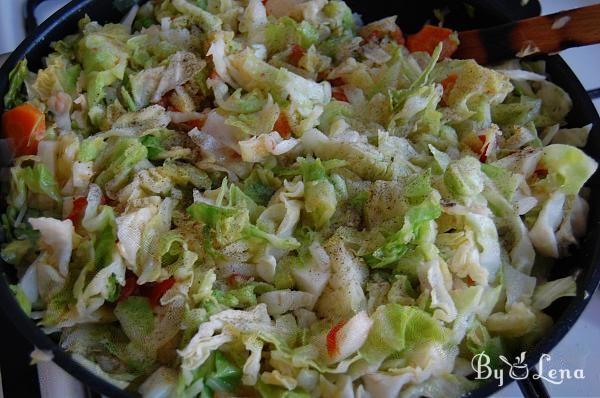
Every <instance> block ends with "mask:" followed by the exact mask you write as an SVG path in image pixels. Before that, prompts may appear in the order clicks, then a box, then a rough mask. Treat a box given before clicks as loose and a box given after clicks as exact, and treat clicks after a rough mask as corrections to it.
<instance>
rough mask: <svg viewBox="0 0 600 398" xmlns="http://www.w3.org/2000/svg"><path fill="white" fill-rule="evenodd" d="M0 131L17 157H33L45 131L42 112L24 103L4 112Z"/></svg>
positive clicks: (44, 120)
mask: <svg viewBox="0 0 600 398" xmlns="http://www.w3.org/2000/svg"><path fill="white" fill-rule="evenodd" d="M2 130H3V131H4V135H5V137H7V138H8V139H10V140H11V141H12V145H13V149H14V151H15V153H16V154H17V155H18V156H23V155H35V154H37V146H38V142H39V141H40V140H41V139H42V138H43V134H44V132H45V131H46V119H45V118H44V114H43V113H42V111H40V110H39V109H37V108H36V107H35V106H33V105H31V104H27V103H25V104H22V105H19V106H17V107H15V108H13V109H11V110H9V111H6V112H4V114H3V115H2Z"/></svg>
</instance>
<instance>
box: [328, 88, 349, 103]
mask: <svg viewBox="0 0 600 398" xmlns="http://www.w3.org/2000/svg"><path fill="white" fill-rule="evenodd" d="M331 96H332V97H333V98H335V99H336V100H338V101H344V102H348V97H346V94H344V90H342V89H341V88H338V87H336V88H334V89H333V90H332V91H331Z"/></svg>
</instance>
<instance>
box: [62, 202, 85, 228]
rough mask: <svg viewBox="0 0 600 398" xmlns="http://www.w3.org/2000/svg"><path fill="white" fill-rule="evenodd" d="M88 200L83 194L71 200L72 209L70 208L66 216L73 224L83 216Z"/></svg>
mask: <svg viewBox="0 0 600 398" xmlns="http://www.w3.org/2000/svg"><path fill="white" fill-rule="evenodd" d="M87 204H88V201H87V198H86V197H85V196H81V197H79V198H77V199H75V200H74V201H73V210H71V214H69V215H68V216H67V218H68V219H69V220H71V222H73V224H74V225H75V224H78V223H79V221H80V220H81V219H82V218H83V214H84V213H85V208H86V207H87Z"/></svg>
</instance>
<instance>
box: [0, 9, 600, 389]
mask: <svg viewBox="0 0 600 398" xmlns="http://www.w3.org/2000/svg"><path fill="white" fill-rule="evenodd" d="M113 3H115V2H113V1H109V0H80V1H73V2H71V3H70V4H68V5H67V6H65V7H64V8H63V9H61V10H60V11H59V12H58V13H56V14H55V15H53V16H52V17H50V18H49V19H48V20H47V21H46V22H44V23H43V24H42V25H41V26H39V27H38V28H36V29H35V30H34V31H33V33H32V34H31V35H30V36H29V37H28V38H27V39H26V40H25V41H23V43H22V44H21V45H20V46H19V47H18V48H17V49H16V50H15V51H14V52H13V53H12V55H11V57H10V58H9V59H8V60H7V61H6V63H5V64H4V65H3V66H2V68H0V98H2V97H3V96H4V94H5V93H6V90H7V88H8V73H9V72H10V70H12V68H13V67H14V66H15V65H16V63H17V62H18V61H19V60H20V59H22V58H23V57H26V58H27V60H28V62H29V68H30V69H32V70H36V69H37V68H40V67H42V58H43V57H44V56H46V55H47V54H48V53H49V52H50V47H49V45H50V43H51V42H53V41H56V40H59V39H62V38H63V37H64V36H65V35H67V34H70V33H74V32H76V30H77V21H78V20H79V19H80V18H82V17H83V16H84V15H85V14H87V15H89V16H90V17H91V19H92V20H97V21H100V22H102V23H105V22H118V21H120V19H121V18H122V17H123V16H124V14H125V12H126V10H125V9H123V8H124V7H122V5H123V4H124V3H125V4H126V3H133V1H130V0H117V1H116V3H117V4H116V5H114V4H113ZM348 3H349V5H350V6H351V7H352V8H353V10H355V11H356V12H359V13H360V14H362V15H363V19H364V20H365V21H372V20H376V19H378V18H382V17H385V16H388V15H393V14H398V16H399V18H398V24H399V25H400V26H401V27H402V29H403V30H404V31H405V32H409V33H410V32H413V31H416V30H418V29H419V27H420V26H421V25H422V24H423V22H424V21H426V20H427V19H428V18H431V15H432V13H431V11H432V10H433V9H434V8H440V9H444V8H448V9H449V10H450V11H451V12H450V14H449V17H448V18H447V20H446V23H447V25H448V26H450V27H452V28H455V29H458V30H461V29H470V28H476V27H482V26H490V25H493V24H499V23H502V22H507V21H508V20H510V19H517V18H524V17H527V16H533V15H536V14H539V12H540V7H539V4H538V3H537V2H536V1H530V2H529V4H528V5H527V6H526V7H521V6H520V0H510V1H509V0H496V1H485V0H470V1H468V3H470V4H471V5H472V6H474V8H475V18H470V17H468V16H467V12H466V11H465V6H464V3H465V2H462V1H460V2H458V1H452V0H448V1H441V0H432V1H428V0H420V1H419V2H410V3H411V4H410V7H408V6H404V7H402V3H403V2H387V1H383V0H381V1H371V2H366V1H364V0H363V1H361V0H354V1H348ZM415 3H418V4H415ZM119 6H121V7H119ZM546 59H547V71H548V73H549V74H550V76H551V77H552V80H553V81H554V82H556V83H557V84H559V85H560V86H561V87H562V88H563V89H565V90H566V91H567V92H568V93H569V94H570V95H571V98H572V99H573V111H572V112H571V113H570V114H569V116H568V118H567V121H568V123H569V125H570V126H572V127H578V126H583V125H586V124H588V123H593V125H594V128H593V130H592V133H591V134H590V140H589V143H588V146H587V147H586V152H587V153H588V154H590V155H591V156H593V157H594V158H596V160H598V157H599V156H600V131H599V130H600V127H599V126H600V120H599V118H598V114H597V112H596V110H595V108H594V106H593V105H592V102H591V101H590V99H589V97H588V96H587V94H586V92H585V90H584V88H583V87H582V86H581V84H580V83H579V81H578V80H577V78H576V77H575V75H574V74H573V72H572V71H571V70H570V69H569V67H568V66H567V65H566V64H565V62H564V61H563V60H562V59H561V58H560V57H559V56H550V57H546ZM2 111H3V109H2V104H0V113H1V112H2ZM11 160H12V155H11V154H10V153H7V152H6V149H1V148H0V166H2V167H7V166H10V164H11ZM0 175H1V176H6V175H7V173H2V174H0ZM2 183H3V185H2V187H1V189H0V197H2V198H3V197H5V196H6V193H7V192H8V191H7V189H8V184H7V181H6V177H4V178H3V179H2ZM598 185H599V181H598V174H596V175H595V176H594V177H593V178H592V180H591V181H590V183H589V184H588V186H589V188H590V190H591V195H590V203H591V204H594V203H597V202H598V200H599V195H600V187H599V186H598ZM2 201H3V200H2ZM4 207H5V204H4V203H0V213H1V212H4ZM0 233H1V232H0ZM0 241H4V237H3V236H0ZM599 265H600V212H599V211H598V209H596V208H595V207H594V206H593V205H592V206H591V212H590V218H589V223H588V234H587V236H586V238H585V239H584V240H583V242H582V244H581V246H580V248H579V249H577V250H575V252H574V253H573V256H572V257H568V258H566V259H564V260H561V261H560V263H558V264H557V265H556V266H555V267H554V268H553V271H552V274H553V275H552V276H553V277H555V278H557V277H562V276H566V275H570V274H573V273H574V272H578V273H579V277H578V279H577V283H578V289H577V296H576V297H572V298H568V299H567V298H563V299H560V300H558V301H557V302H555V303H554V304H553V305H552V306H551V307H550V308H549V310H548V311H547V312H548V313H549V314H550V315H552V317H553V318H554V320H555V325H554V326H553V328H552V329H551V330H550V331H549V332H548V333H547V335H546V336H545V337H544V339H542V340H541V341H540V342H539V343H538V344H537V345H536V346H535V347H534V348H533V349H532V350H530V351H529V352H528V353H527V359H526V364H527V366H528V367H531V368H533V367H535V365H536V364H537V362H538V360H539V357H540V355H541V354H542V353H548V352H550V351H551V350H552V349H553V348H554V347H555V346H556V345H557V344H558V343H559V342H560V340H561V339H562V337H563V336H564V335H565V334H566V333H567V332H568V331H569V329H570V328H571V327H572V326H573V324H574V323H575V321H576V320H577V318H578V317H579V315H580V314H581V312H582V311H583V309H584V308H585V306H586V304H587V303H588V301H589V298H590V297H591V295H592V294H593V292H594V290H595V289H596V286H597V285H598V281H599V279H600V266H599ZM0 266H1V267H2V270H3V272H2V277H0V306H1V307H2V310H3V311H4V312H5V314H6V315H7V318H9V319H12V321H13V323H14V324H15V326H16V327H17V328H18V329H19V330H20V332H21V333H22V334H23V335H24V336H25V337H26V338H27V339H28V340H29V341H30V342H31V343H32V344H33V345H35V346H36V347H38V348H40V349H43V350H51V351H52V352H53V353H54V361H55V362H56V363H57V364H58V365H60V366H61V367H62V368H64V369H65V370H66V371H67V372H69V373H71V374H72V375H74V376H75V377H77V378H78V379H80V380H81V381H83V382H84V383H86V384H87V385H88V386H90V387H91V388H92V389H94V390H96V391H98V392H100V393H102V394H104V395H107V396H111V397H133V396H135V394H134V393H130V392H126V391H123V390H120V389H118V388H116V387H115V386H113V385H112V384H110V383H108V382H107V381H105V380H103V379H101V378H99V377H98V376H96V375H94V374H93V373H91V372H90V371H88V370H87V369H86V368H84V367H83V366H81V365H80V364H79V363H77V362H76V361H74V360H73V359H72V358H71V356H70V355H69V354H67V353H65V352H64V351H62V350H61V349H60V348H59V347H58V346H57V344H56V342H55V340H53V339H52V336H46V335H45V334H44V333H43V332H42V331H41V330H40V329H39V328H38V327H37V326H36V325H35V323H34V322H33V321H32V320H30V319H29V318H28V317H27V316H26V315H25V314H24V313H23V312H22V311H21V309H20V308H19V306H18V304H17V302H16V300H15V299H14V297H13V295H12V293H11V292H10V290H9V288H8V283H10V282H12V283H14V282H15V272H14V269H12V267H10V266H9V265H7V264H5V263H0ZM3 344H10V342H3ZM506 373H507V372H505V374H506ZM511 381H512V379H509V378H508V376H506V377H505V380H504V385H507V384H508V383H510V382H511ZM520 386H521V389H522V391H523V393H524V394H525V395H526V396H540V395H541V396H543V395H544V390H543V386H540V385H539V384H538V385H536V384H535V383H534V382H532V381H531V379H530V380H529V381H525V382H524V383H523V382H522V383H520ZM499 389H500V388H499V387H498V385H497V383H496V382H494V381H491V382H488V383H487V384H484V385H482V386H481V387H480V388H478V389H476V390H474V391H472V392H470V393H469V394H468V395H469V396H471V397H485V396H488V395H490V394H492V393H494V392H496V391H498V390H499Z"/></svg>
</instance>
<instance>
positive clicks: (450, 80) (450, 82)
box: [442, 74, 458, 105]
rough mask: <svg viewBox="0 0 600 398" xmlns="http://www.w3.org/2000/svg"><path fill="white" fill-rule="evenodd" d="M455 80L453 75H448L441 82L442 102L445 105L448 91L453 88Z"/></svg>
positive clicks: (455, 76) (456, 77) (448, 94)
mask: <svg viewBox="0 0 600 398" xmlns="http://www.w3.org/2000/svg"><path fill="white" fill-rule="evenodd" d="M456 79H458V76H457V75H455V74H450V75H448V76H447V77H446V78H445V79H444V80H442V87H443V88H444V93H443V94H442V102H443V103H444V104H445V105H447V104H448V98H449V97H450V91H452V89H453V88H454V85H455V84H456Z"/></svg>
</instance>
